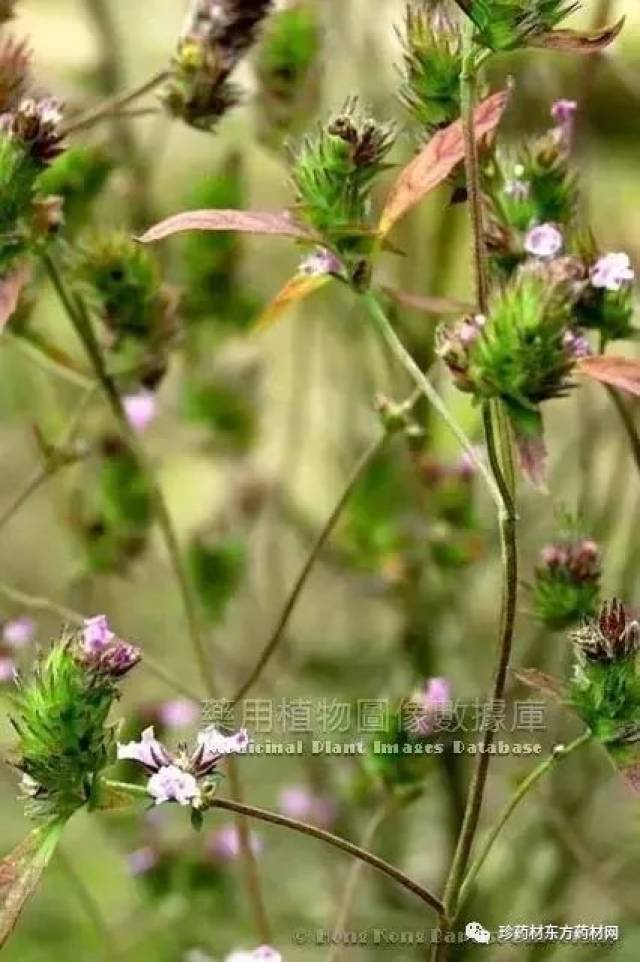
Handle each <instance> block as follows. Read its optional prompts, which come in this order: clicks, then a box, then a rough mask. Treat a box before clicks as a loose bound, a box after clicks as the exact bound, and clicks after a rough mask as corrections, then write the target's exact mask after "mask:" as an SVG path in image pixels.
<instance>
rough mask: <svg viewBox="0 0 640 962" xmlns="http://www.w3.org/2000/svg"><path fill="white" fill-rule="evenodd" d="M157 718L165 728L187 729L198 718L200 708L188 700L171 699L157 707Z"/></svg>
mask: <svg viewBox="0 0 640 962" xmlns="http://www.w3.org/2000/svg"><path fill="white" fill-rule="evenodd" d="M157 717H158V720H159V722H160V723H161V724H162V725H165V726H166V727H167V728H187V727H188V726H189V725H193V724H194V723H195V722H197V721H198V719H199V718H200V706H199V705H198V703H197V702H195V701H192V699H190V698H173V699H171V700H170V701H165V702H162V703H161V704H160V705H159V706H158V711H157Z"/></svg>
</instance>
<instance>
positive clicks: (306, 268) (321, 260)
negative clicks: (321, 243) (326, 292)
mask: <svg viewBox="0 0 640 962" xmlns="http://www.w3.org/2000/svg"><path fill="white" fill-rule="evenodd" d="M298 271H299V273H300V274H306V275H307V276H309V277H322V276H323V275H325V274H337V275H341V274H342V273H343V271H344V268H343V266H342V263H341V262H340V260H339V259H338V258H337V257H336V255H335V254H333V253H332V252H331V251H329V250H327V249H326V248H324V247H319V248H318V249H317V250H315V251H314V252H313V254H310V255H309V257H307V258H305V260H303V261H302V262H301V264H300V266H299V268H298Z"/></svg>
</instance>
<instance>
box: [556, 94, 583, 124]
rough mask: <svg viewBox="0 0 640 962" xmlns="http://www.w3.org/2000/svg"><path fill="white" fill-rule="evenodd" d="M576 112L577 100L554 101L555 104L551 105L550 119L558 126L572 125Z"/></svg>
mask: <svg viewBox="0 0 640 962" xmlns="http://www.w3.org/2000/svg"><path fill="white" fill-rule="evenodd" d="M577 110H578V101H577V100H566V99H560V100H556V101H555V103H553V104H552V105H551V117H552V119H553V120H554V121H555V123H556V124H559V125H560V126H565V125H567V124H573V121H574V120H575V116H576V113H577Z"/></svg>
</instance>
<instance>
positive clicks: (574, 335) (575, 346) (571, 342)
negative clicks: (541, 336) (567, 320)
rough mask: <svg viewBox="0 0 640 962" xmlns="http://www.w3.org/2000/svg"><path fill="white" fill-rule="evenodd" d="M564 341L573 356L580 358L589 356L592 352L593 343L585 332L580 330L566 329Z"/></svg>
mask: <svg viewBox="0 0 640 962" xmlns="http://www.w3.org/2000/svg"><path fill="white" fill-rule="evenodd" d="M562 343H563V345H564V347H565V349H566V351H567V353H568V354H570V355H571V356H572V357H574V358H575V359H576V360H578V359H579V358H581V357H589V355H590V354H591V353H592V352H591V345H590V344H589V341H588V339H587V338H586V337H585V335H584V334H581V333H580V331H574V330H568V331H565V334H564V337H563V339H562Z"/></svg>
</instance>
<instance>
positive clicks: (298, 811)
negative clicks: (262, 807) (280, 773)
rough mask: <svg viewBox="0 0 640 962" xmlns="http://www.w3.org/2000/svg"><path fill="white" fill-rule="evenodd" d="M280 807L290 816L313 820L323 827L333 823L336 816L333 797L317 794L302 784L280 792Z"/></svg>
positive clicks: (315, 823)
mask: <svg viewBox="0 0 640 962" xmlns="http://www.w3.org/2000/svg"><path fill="white" fill-rule="evenodd" d="M278 807H279V809H280V811H281V812H282V814H283V815H288V816H289V818H296V819H300V820H302V821H306V822H312V823H313V824H314V825H319V826H320V827H321V828H327V827H328V826H329V825H331V824H333V822H334V821H335V817H336V807H335V804H334V803H333V801H332V800H331V799H329V798H326V797H324V796H322V795H315V794H314V793H313V792H310V791H308V790H307V789H306V788H303V787H301V786H292V787H291V788H285V789H284V790H283V791H282V792H281V793H280V798H279V801H278Z"/></svg>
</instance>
